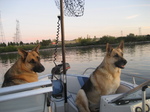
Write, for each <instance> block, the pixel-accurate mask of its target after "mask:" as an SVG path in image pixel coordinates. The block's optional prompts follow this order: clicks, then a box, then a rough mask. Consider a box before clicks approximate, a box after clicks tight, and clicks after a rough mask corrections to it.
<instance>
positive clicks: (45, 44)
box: [0, 33, 150, 53]
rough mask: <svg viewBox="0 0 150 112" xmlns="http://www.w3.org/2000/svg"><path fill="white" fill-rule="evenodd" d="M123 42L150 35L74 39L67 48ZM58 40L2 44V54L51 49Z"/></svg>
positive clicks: (140, 39)
mask: <svg viewBox="0 0 150 112" xmlns="http://www.w3.org/2000/svg"><path fill="white" fill-rule="evenodd" d="M121 40H124V42H126V43H130V42H141V41H150V35H134V34H133V33H130V34H129V35H127V36H121V37H114V36H109V35H106V36H103V37H100V38H97V37H96V36H95V37H94V38H91V37H89V36H88V37H79V38H77V39H74V40H73V41H70V42H66V46H67V47H74V46H88V45H102V44H106V43H110V44H115V43H119V42H120V41H121ZM55 43H56V40H53V41H52V40H51V39H48V40H42V41H39V40H37V41H36V42H31V43H23V42H22V41H21V42H19V43H15V42H8V44H7V45H6V44H5V43H0V53H3V52H12V51H17V48H18V47H20V48H23V49H25V50H29V49H32V48H33V47H34V46H35V45H37V44H41V48H49V47H55ZM60 45H61V42H58V46H60Z"/></svg>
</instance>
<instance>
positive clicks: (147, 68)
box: [0, 43, 150, 83]
mask: <svg viewBox="0 0 150 112" xmlns="http://www.w3.org/2000/svg"><path fill="white" fill-rule="evenodd" d="M53 52H54V49H48V50H41V51H40V56H41V63H42V64H43V65H44V66H45V71H44V72H42V73H40V74H39V75H45V74H51V69H52V68H53V67H54V66H55V65H54V63H53V60H54V59H53V57H54V56H53ZM149 54H150V43H146V44H136V45H134V44H130V45H125V48H124V57H125V59H126V60H127V61H128V63H127V65H126V66H125V69H123V70H122V73H125V74H131V75H135V76H139V77H145V78H147V79H150V55H149ZM104 56H105V47H100V46H96V47H84V48H78V47H76V48H66V62H68V63H69V64H70V66H71V68H70V69H69V70H68V71H67V73H68V74H83V72H84V70H85V69H86V68H89V67H90V68H96V67H97V66H98V65H99V64H100V63H101V62H102V60H103V58H104ZM17 58H19V55H18V54H17V53H11V54H1V55H0V68H1V69H0V82H2V81H3V75H4V74H5V72H6V71H7V70H8V69H9V68H10V66H12V64H13V63H14V62H15V61H16V60H17ZM61 61H62V55H61V49H58V53H57V60H56V63H57V64H60V63H61ZM92 71H93V69H91V70H88V71H87V72H86V73H85V74H86V75H87V74H90V73H91V72H92ZM121 79H123V80H126V81H129V82H130V81H131V80H132V78H131V77H128V76H125V75H123V74H122V75H121ZM142 81H143V80H141V79H137V83H141V82H142Z"/></svg>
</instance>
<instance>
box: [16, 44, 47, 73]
mask: <svg viewBox="0 0 150 112" xmlns="http://www.w3.org/2000/svg"><path fill="white" fill-rule="evenodd" d="M39 48H40V44H39V45H37V46H36V47H35V48H34V49H32V50H31V51H29V52H27V51H25V50H23V49H18V53H19V55H20V56H21V59H22V62H23V63H24V65H25V67H26V68H27V69H29V70H31V71H34V72H39V73H40V72H43V71H44V70H45V68H44V66H43V65H42V64H41V63H40V57H39Z"/></svg>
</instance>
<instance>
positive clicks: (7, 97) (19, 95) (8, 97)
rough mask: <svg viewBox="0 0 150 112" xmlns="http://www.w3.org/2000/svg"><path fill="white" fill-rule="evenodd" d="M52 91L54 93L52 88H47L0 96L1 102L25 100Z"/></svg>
mask: <svg viewBox="0 0 150 112" xmlns="http://www.w3.org/2000/svg"><path fill="white" fill-rule="evenodd" d="M50 91H52V87H45V88H39V89H34V90H28V91H23V92H18V93H13V94H7V95H2V96H0V102H3V101H8V100H13V99H18V98H23V97H27V96H33V95H38V94H42V93H48V92H50Z"/></svg>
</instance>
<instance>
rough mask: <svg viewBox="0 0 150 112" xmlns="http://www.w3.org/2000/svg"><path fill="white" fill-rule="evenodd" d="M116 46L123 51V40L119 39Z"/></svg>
mask: <svg viewBox="0 0 150 112" xmlns="http://www.w3.org/2000/svg"><path fill="white" fill-rule="evenodd" d="M118 48H120V49H121V50H122V51H123V48H124V41H121V42H120V44H119V46H118Z"/></svg>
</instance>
